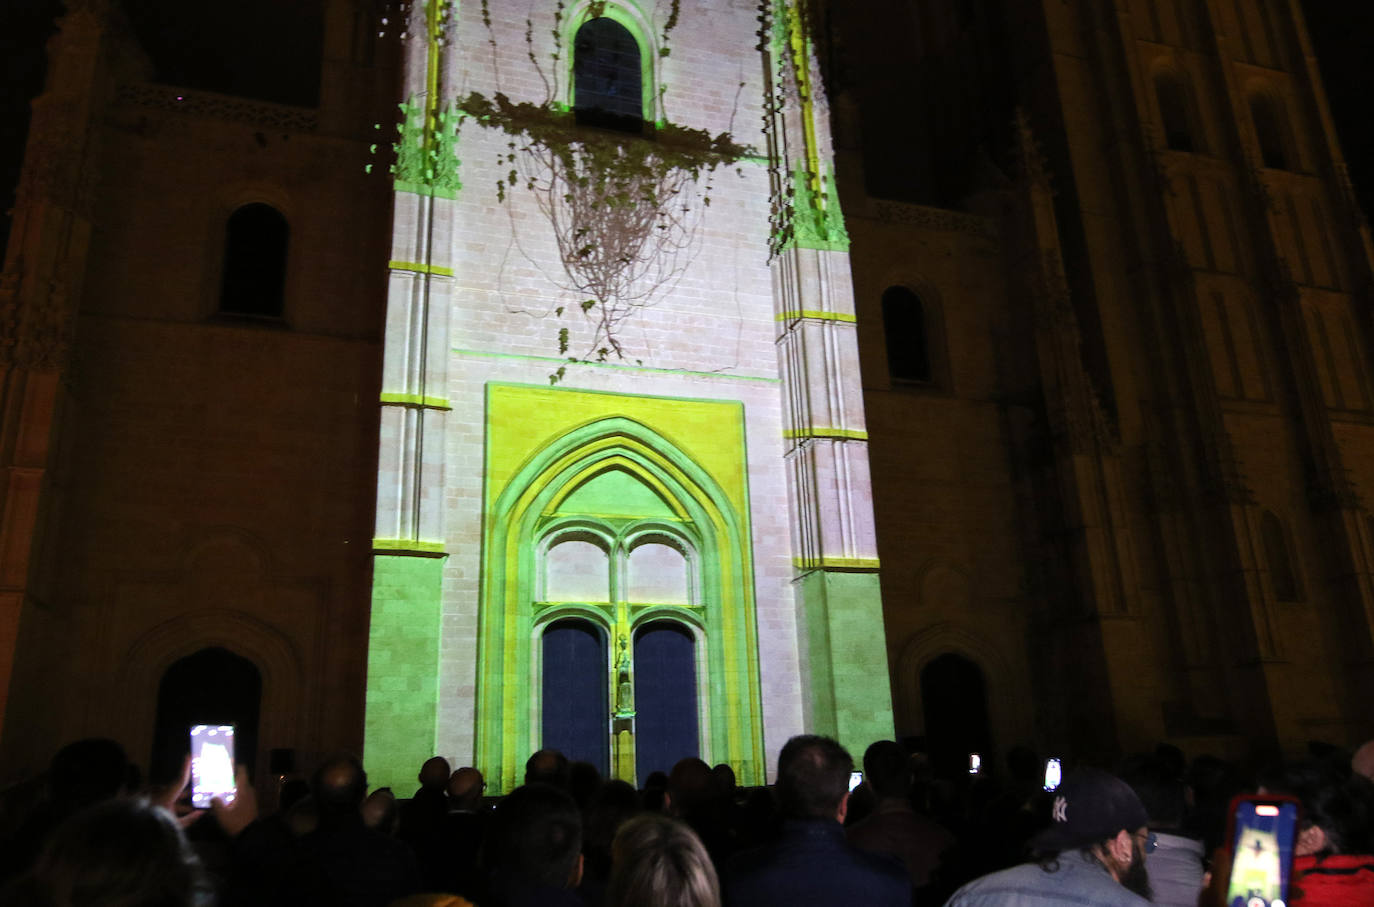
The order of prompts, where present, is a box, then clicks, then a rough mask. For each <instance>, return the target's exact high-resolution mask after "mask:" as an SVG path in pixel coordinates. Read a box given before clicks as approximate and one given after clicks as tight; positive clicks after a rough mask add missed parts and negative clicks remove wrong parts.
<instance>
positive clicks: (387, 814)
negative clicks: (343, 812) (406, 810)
mask: <svg viewBox="0 0 1374 907" xmlns="http://www.w3.org/2000/svg"><path fill="white" fill-rule="evenodd" d="M362 816H363V824H364V825H366V826H367V827H368V828H370V829H372V830H373V831H379V832H381V833H382V834H384V835H388V836H390V835H394V834H396V828H397V826H399V825H400V819H401V811H400V810H399V809H398V808H397V807H396V795H395V794H394V793H392V792H391V788H389V787H379V788H377V789H376V790H374V791H373V792H372V793H370V794H368V795H367V799H366V800H364V801H363V805H362Z"/></svg>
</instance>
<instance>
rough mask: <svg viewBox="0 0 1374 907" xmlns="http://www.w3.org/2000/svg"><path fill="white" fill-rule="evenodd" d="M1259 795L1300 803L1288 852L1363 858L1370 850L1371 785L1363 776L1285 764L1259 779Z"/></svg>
mask: <svg viewBox="0 0 1374 907" xmlns="http://www.w3.org/2000/svg"><path fill="white" fill-rule="evenodd" d="M1260 785H1261V790H1263V791H1265V792H1268V793H1275V794H1288V795H1289V796H1293V797H1297V798H1298V800H1299V802H1301V803H1302V821H1301V824H1300V825H1299V826H1298V837H1297V840H1296V841H1295V842H1294V844H1293V853H1294V855H1296V856H1299V857H1306V856H1312V855H1314V854H1321V855H1325V854H1339V853H1368V852H1369V851H1370V850H1371V849H1374V841H1372V840H1371V837H1374V835H1371V832H1370V825H1371V820H1374V784H1371V782H1370V781H1369V780H1368V779H1366V778H1365V777H1364V776H1363V775H1356V774H1349V775H1342V774H1341V773H1338V772H1336V771H1333V770H1331V769H1329V768H1323V767H1321V766H1319V765H1316V764H1314V763H1310V762H1302V763H1294V764H1291V765H1285V766H1283V767H1281V768H1279V769H1277V770H1273V771H1270V772H1267V773H1265V774H1264V775H1262V776H1261V778H1260Z"/></svg>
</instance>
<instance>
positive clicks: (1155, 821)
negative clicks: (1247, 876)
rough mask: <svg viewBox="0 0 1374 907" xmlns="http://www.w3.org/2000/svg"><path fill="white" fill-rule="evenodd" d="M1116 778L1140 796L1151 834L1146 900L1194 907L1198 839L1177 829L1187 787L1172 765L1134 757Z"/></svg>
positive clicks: (1201, 854)
mask: <svg viewBox="0 0 1374 907" xmlns="http://www.w3.org/2000/svg"><path fill="white" fill-rule="evenodd" d="M1180 756H1181V754H1180ZM1121 779H1122V780H1123V781H1125V782H1126V783H1127V784H1129V785H1130V786H1131V789H1132V790H1134V791H1135V792H1136V796H1138V797H1140V802H1141V803H1142V804H1144V806H1145V813H1146V814H1147V815H1148V816H1149V817H1150V831H1151V832H1153V833H1154V835H1155V849H1154V851H1153V852H1151V853H1147V854H1146V855H1145V869H1146V871H1147V872H1149V874H1150V888H1151V889H1152V890H1153V891H1154V897H1153V898H1152V900H1153V901H1154V902H1155V903H1156V904H1159V905H1161V907H1196V905H1197V898H1198V894H1199V893H1200V892H1201V891H1202V876H1203V872H1204V871H1205V869H1204V863H1205V862H1206V858H1207V854H1206V852H1205V851H1204V849H1203V846H1202V841H1201V840H1199V839H1197V838H1195V837H1192V836H1190V835H1188V834H1186V833H1185V832H1184V831H1183V820H1184V818H1185V817H1186V810H1187V786H1186V785H1185V784H1184V783H1183V773H1182V770H1181V769H1180V767H1179V765H1178V761H1177V760H1176V759H1173V758H1172V757H1168V756H1166V758H1165V759H1163V760H1161V759H1160V758H1158V757H1157V756H1137V757H1134V758H1132V759H1128V760H1126V762H1125V763H1124V764H1123V765H1122V767H1121Z"/></svg>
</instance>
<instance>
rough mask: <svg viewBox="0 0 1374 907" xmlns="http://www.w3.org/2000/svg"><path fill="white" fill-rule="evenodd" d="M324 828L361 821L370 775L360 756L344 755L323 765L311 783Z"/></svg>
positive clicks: (331, 758)
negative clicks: (365, 769)
mask: <svg viewBox="0 0 1374 907" xmlns="http://www.w3.org/2000/svg"><path fill="white" fill-rule="evenodd" d="M310 786H311V789H312V790H313V792H314V800H315V808H316V810H317V811H318V812H319V817H320V825H321V826H322V827H323V826H329V825H335V824H338V823H340V822H345V821H351V820H352V819H353V818H354V817H358V818H359V820H361V813H360V812H359V810H360V809H361V807H362V805H363V798H364V797H366V796H367V772H365V771H363V764H362V762H361V761H359V759H358V757H357V756H353V755H350V754H347V753H340V754H338V755H335V756H331V757H330V758H329V759H326V760H325V761H324V762H322V763H320V766H319V768H317V769H315V776H314V778H313V779H312V781H311V784H310Z"/></svg>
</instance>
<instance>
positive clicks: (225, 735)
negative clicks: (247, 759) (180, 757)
mask: <svg viewBox="0 0 1374 907" xmlns="http://www.w3.org/2000/svg"><path fill="white" fill-rule="evenodd" d="M236 794H237V790H236V788H235V787H234V726H233V725H232V724H197V725H194V726H192V728H191V805H192V806H194V807H195V808H196V809H209V808H210V801H211V800H212V799H214V798H215V797H219V798H220V799H221V800H223V801H224V802H225V803H233V802H234V796H235V795H236Z"/></svg>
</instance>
